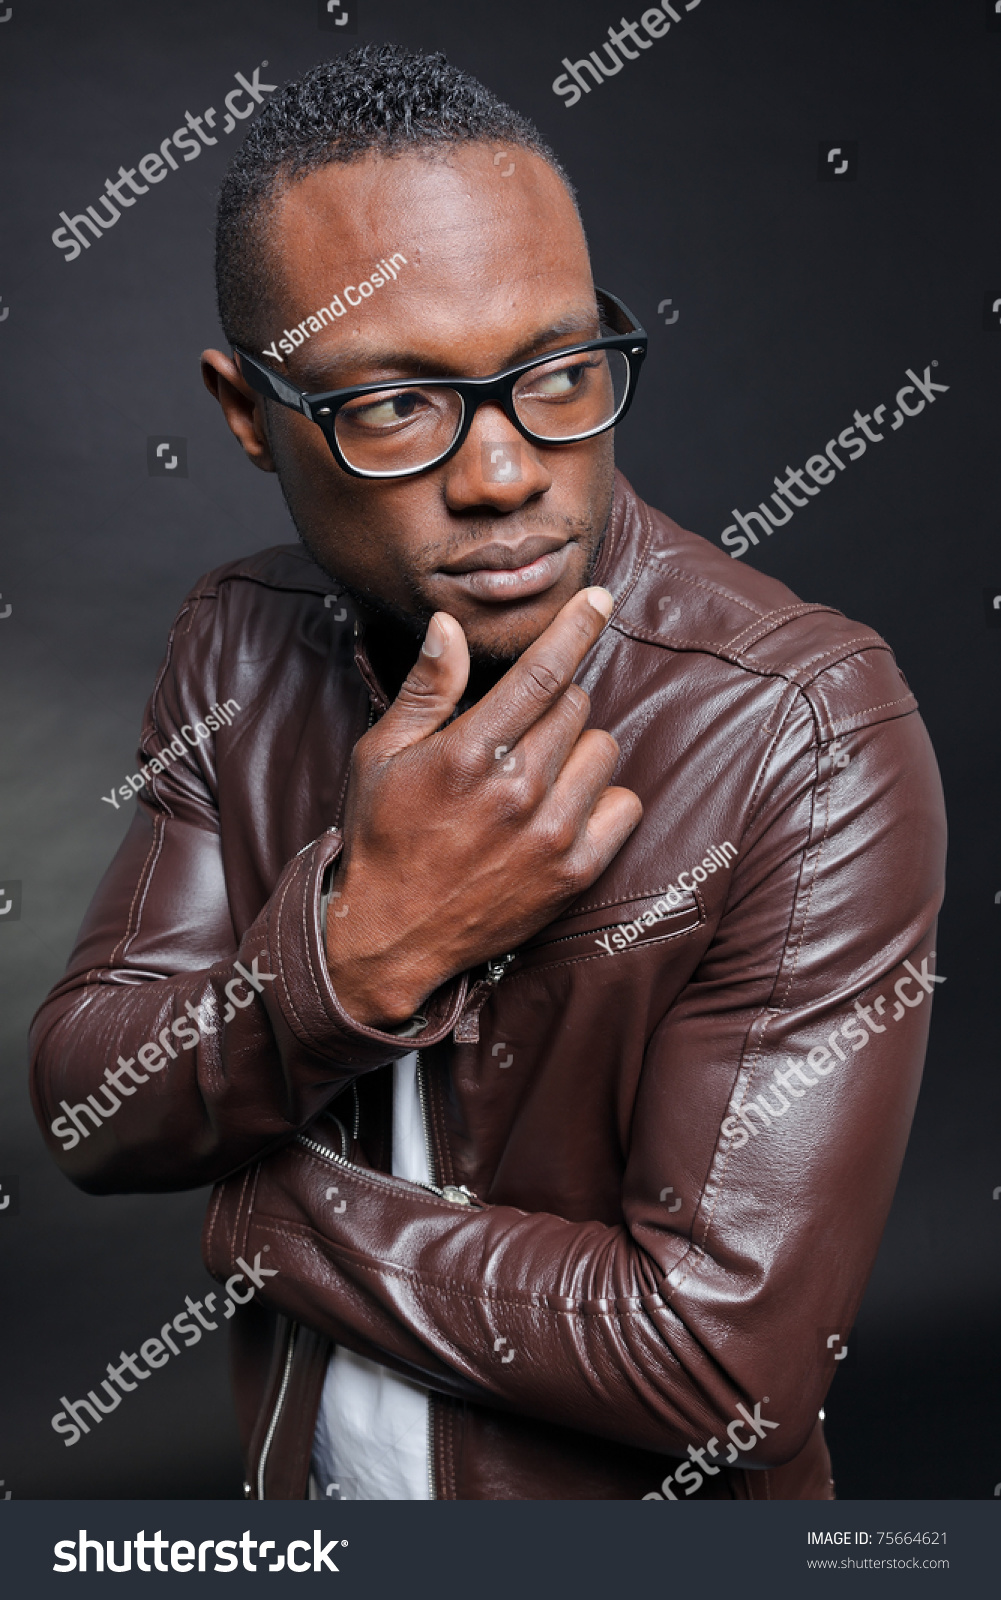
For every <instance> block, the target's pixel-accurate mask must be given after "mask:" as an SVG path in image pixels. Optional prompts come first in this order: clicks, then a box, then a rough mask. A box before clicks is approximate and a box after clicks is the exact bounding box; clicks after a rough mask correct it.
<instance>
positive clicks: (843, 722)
mask: <svg viewBox="0 0 1001 1600" xmlns="http://www.w3.org/2000/svg"><path fill="white" fill-rule="evenodd" d="M905 700H909V701H911V705H912V710H914V711H916V710H917V708H918V703H917V701H916V700H915V698H914V696H913V695H912V694H902V695H900V697H899V698H898V699H896V700H884V701H883V702H882V703H881V704H880V705H878V706H866V708H865V710H864V711H855V712H853V713H852V715H851V716H850V717H839V718H838V720H837V722H834V721H832V719H831V713H830V711H829V710H828V708H827V707H826V706H825V707H824V709H825V711H827V720H828V722H830V725H831V732H832V733H836V732H837V730H838V729H839V728H850V727H852V726H853V725H854V724H855V723H857V722H858V720H859V718H860V717H868V716H871V714H872V713H873V712H874V711H887V710H889V708H890V706H899V705H903V703H904V701H905Z"/></svg>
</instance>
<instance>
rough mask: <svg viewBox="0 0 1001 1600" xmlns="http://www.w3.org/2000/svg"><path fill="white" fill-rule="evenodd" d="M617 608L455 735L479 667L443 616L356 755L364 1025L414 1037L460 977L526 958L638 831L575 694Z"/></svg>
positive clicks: (356, 892)
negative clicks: (429, 1009) (429, 1003)
mask: <svg viewBox="0 0 1001 1600" xmlns="http://www.w3.org/2000/svg"><path fill="white" fill-rule="evenodd" d="M612 604H613V601H612V596H611V595H610V594H609V592H608V590H607V589H599V588H592V589H585V590H583V591H581V592H580V593H579V594H576V595H574V597H573V599H571V600H569V601H568V602H567V604H566V605H565V606H564V607H563V609H562V611H560V612H559V613H558V615H557V616H556V617H555V618H554V619H553V621H552V622H551V623H550V625H549V627H548V628H547V629H546V630H545V632H544V633H542V634H540V636H539V638H538V639H536V640H535V642H534V644H532V645H530V646H529V648H528V649H527V650H526V651H525V652H524V654H523V655H522V656H520V657H519V659H518V660H517V661H516V662H515V664H514V665H513V666H512V667H511V669H510V670H509V671H508V672H506V673H505V675H504V677H503V678H501V680H500V682H499V683H497V684H496V685H495V686H494V688H493V689H491V690H490V692H489V693H488V694H486V695H484V696H483V698H482V699H481V700H480V701H479V702H478V703H477V704H476V705H474V706H472V707H471V708H470V710H468V711H466V712H465V713H464V714H463V715H462V716H461V717H457V718H456V720H455V721H454V722H453V723H451V724H450V725H449V726H448V727H447V728H446V727H442V724H443V723H444V722H446V721H447V719H448V718H449V717H450V716H451V714H452V712H453V711H454V709H455V706H456V705H457V703H458V701H459V699H460V698H461V696H462V693H463V690H464V689H465V686H466V682H467V679H468V676H469V651H468V649H467V647H466V639H465V635H464V633H463V631H462V628H461V627H460V625H459V623H458V622H456V620H455V618H454V617H451V616H449V615H448V613H447V612H444V611H438V612H436V613H435V615H434V616H433V617H432V619H431V622H430V624H429V625H428V631H427V634H426V636H425V640H424V644H423V646H422V648H421V652H420V655H419V656H418V658H417V661H416V662H415V663H414V666H413V669H412V671H411V672H410V675H409V677H408V678H407V680H406V682H405V683H404V684H403V687H402V688H401V689H400V692H399V694H398V695H397V697H396V700H395V701H394V702H393V704H392V705H391V706H390V708H389V710H388V711H387V712H386V714H385V715H384V716H383V718H382V720H381V721H380V722H378V723H376V725H375V726H374V727H373V728H371V729H370V730H369V732H368V733H366V734H365V735H364V737H363V738H361V739H360V740H359V741H358V743H357V745H356V746H355V749H354V753H353V755H352V761H351V776H350V780H349V784H348V793H347V801H346V806H345V819H344V829H343V835H344V847H343V852H342V856H341V860H340V863H339V869H338V872H337V876H336V881H335V889H336V891H337V898H336V899H334V898H332V899H331V902H330V909H329V914H328V918H327V960H328V963H329V966H330V973H331V981H332V983H333V986H334V989H335V992H336V993H337V996H338V999H339V1000H340V1002H341V1004H342V1005H343V1006H344V1009H345V1010H346V1011H347V1012H348V1013H349V1015H350V1016H352V1017H354V1019H355V1020H356V1021H358V1022H362V1023H365V1024H366V1025H368V1026H371V1027H385V1028H388V1027H393V1026H395V1025H396V1024H398V1023H401V1022H405V1021H406V1020H407V1019H408V1018H409V1017H411V1016H413V1014H414V1012H415V1011H417V1010H419V1008H420V1006H421V1004H422V1002H423V1001H424V1000H425V999H426V998H427V996H428V995H429V994H431V993H432V992H433V991H434V990H435V989H437V988H438V987H439V986H440V985H441V984H443V983H445V982H446V981H447V980H448V979H449V978H451V977H453V976H454V975H455V974H456V973H458V972H464V971H465V970H466V969H467V968H469V967H475V966H478V965H480V963H482V962H484V961H487V960H489V959H490V958H491V957H495V956H499V955H504V954H505V953H506V952H507V951H509V950H514V949H515V948H516V947H517V946H518V945H519V944H522V943H523V942H524V940H525V939H527V938H528V937H529V936H530V935H531V934H533V933H536V932H537V931H538V930H539V929H540V928H544V927H545V926H546V925H547V923H549V922H551V921H552V920H553V918H554V916H555V915H556V914H557V912H558V911H559V910H560V908H561V907H562V906H564V905H566V904H567V903H568V902H569V901H571V900H573V899H575V898H576V896H577V895H579V894H581V893H582V892H583V890H584V889H586V888H587V887H588V886H589V884H591V883H593V882H594V880H595V879H596V878H598V877H599V876H600V875H601V873H602V872H603V871H604V870H605V868H606V867H607V865H608V863H609V862H610V861H611V859H612V857H613V856H614V855H615V854H616V853H617V852H618V851H619V850H620V849H621V848H622V846H623V844H624V843H625V841H626V839H627V838H628V837H629V835H630V834H631V833H632V831H633V829H634V828H635V827H636V826H637V824H638V823H639V820H640V818H641V817H642V815H643V807H642V805H641V804H640V801H639V798H638V797H637V796H636V795H635V794H633V793H632V791H631V790H629V789H619V788H609V787H608V780H609V778H610V777H611V775H612V772H613V771H614V769H615V763H616V761H617V760H618V754H619V747H618V745H617V743H616V741H615V740H614V739H613V738H612V736H611V734H608V733H604V732H602V731H601V730H600V729H596V728H592V729H589V730H588V731H587V732H586V733H585V732H584V731H583V729H584V724H585V722H586V721H587V717H588V713H589V710H590V699H589V697H588V696H587V694H585V692H584V690H583V689H581V688H580V687H579V685H577V684H575V683H573V682H572V679H573V674H574V673H575V672H576V670H577V668H578V667H579V665H580V663H581V661H582V660H583V658H584V656H585V655H586V654H587V652H588V651H589V650H590V649H591V647H592V645H593V644H594V643H595V641H596V640H597V639H598V638H599V637H600V635H601V632H602V629H603V628H604V626H605V623H606V622H607V621H608V618H609V616H610V615H611V611H612Z"/></svg>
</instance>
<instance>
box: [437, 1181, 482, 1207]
mask: <svg viewBox="0 0 1001 1600" xmlns="http://www.w3.org/2000/svg"><path fill="white" fill-rule="evenodd" d="M424 1188H425V1189H431V1190H432V1191H433V1193H434V1194H437V1195H440V1196H441V1198H442V1200H449V1201H451V1203H452V1205H455V1206H473V1205H479V1201H478V1200H477V1198H476V1196H475V1194H474V1193H473V1191H472V1189H469V1188H467V1186H466V1185H465V1184H464V1183H460V1184H455V1183H446V1184H444V1185H443V1186H442V1188H440V1189H439V1188H438V1187H437V1185H436V1184H433V1183H426V1184H424Z"/></svg>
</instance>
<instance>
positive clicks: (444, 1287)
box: [255, 1196, 664, 1326]
mask: <svg viewBox="0 0 1001 1600" xmlns="http://www.w3.org/2000/svg"><path fill="white" fill-rule="evenodd" d="M430 1198H432V1199H433V1198H434V1197H433V1196H431V1197H430ZM255 1226H256V1229H257V1231H258V1232H260V1233H272V1234H274V1235H275V1237H276V1238H279V1239H282V1238H287V1237H288V1235H289V1234H296V1235H298V1237H299V1238H301V1239H304V1240H307V1241H309V1242H311V1243H312V1244H314V1245H316V1246H317V1247H320V1246H323V1247H325V1248H317V1255H318V1256H319V1257H320V1258H321V1259H323V1258H325V1257H328V1256H329V1255H331V1254H332V1255H335V1256H337V1257H339V1258H340V1257H346V1258H347V1265H348V1266H349V1267H350V1269H351V1270H352V1271H359V1272H368V1273H371V1274H372V1275H373V1276H374V1277H377V1278H384V1277H386V1276H392V1277H396V1278H399V1279H402V1280H405V1281H406V1282H408V1283H416V1284H420V1285H422V1286H423V1287H424V1288H425V1289H427V1290H428V1291H429V1292H433V1293H436V1294H440V1295H443V1296H445V1297H450V1296H461V1297H462V1299H464V1300H468V1301H469V1302H470V1303H471V1304H473V1305H489V1306H510V1307H511V1309H512V1310H514V1311H545V1312H548V1313H549V1314H550V1315H551V1316H553V1315H555V1316H561V1317H593V1318H595V1319H596V1320H604V1321H609V1322H614V1321H617V1320H619V1319H621V1318H622V1317H642V1318H643V1319H644V1320H645V1321H647V1322H649V1321H651V1319H652V1317H653V1316H654V1315H655V1314H658V1308H657V1307H656V1306H655V1307H653V1308H652V1310H648V1309H647V1307H646V1306H645V1305H644V1303H643V1302H644V1301H645V1300H651V1299H653V1300H658V1299H659V1300H663V1299H664V1296H663V1295H662V1294H661V1293H660V1292H659V1291H658V1290H656V1289H654V1290H645V1291H643V1292H639V1291H638V1292H637V1293H635V1294H617V1295H611V1294H609V1295H604V1296H597V1295H596V1296H595V1297H594V1300H595V1301H596V1300H598V1299H603V1300H605V1301H606V1305H605V1307H604V1308H603V1309H601V1310H599V1309H597V1308H594V1309H592V1306H589V1304H588V1302H587V1301H586V1300H581V1299H573V1303H572V1304H570V1305H566V1304H563V1305H557V1304H554V1303H553V1302H554V1299H556V1300H562V1301H568V1300H571V1299H572V1298H573V1297H571V1296H570V1295H558V1296H555V1297H552V1298H551V1297H550V1296H549V1295H546V1294H538V1293H535V1294H529V1293H528V1292H527V1291H526V1293H525V1295H524V1296H523V1297H517V1296H513V1295H512V1294H511V1292H510V1291H509V1290H508V1291H506V1292H505V1293H503V1294H497V1293H494V1292H493V1291H492V1290H491V1289H490V1288H489V1287H488V1286H487V1285H485V1284H465V1283H458V1282H456V1280H455V1279H454V1278H436V1277H431V1276H430V1275H429V1274H428V1273H426V1272H418V1271H417V1270H416V1268H414V1267H405V1266H403V1265H401V1263H400V1262H398V1261H391V1260H389V1259H388V1258H387V1259H385V1260H382V1259H380V1260H372V1259H365V1258H364V1257H363V1256H361V1255H360V1254H359V1253H358V1252H357V1251H356V1250H354V1249H353V1247H352V1246H351V1245H345V1244H338V1243H337V1242H336V1241H335V1240H333V1239H330V1238H328V1237H327V1236H326V1235H325V1234H322V1233H320V1232H319V1231H318V1230H317V1229H316V1228H314V1227H313V1226H312V1225H311V1224H310V1223H305V1222H292V1221H288V1220H286V1219H285V1218H281V1217H268V1216H260V1215H259V1216H258V1218H257V1222H256V1224H255ZM623 1231H625V1232H628V1230H625V1229H624V1230H623ZM592 1305H593V1302H592ZM654 1326H656V1324H654Z"/></svg>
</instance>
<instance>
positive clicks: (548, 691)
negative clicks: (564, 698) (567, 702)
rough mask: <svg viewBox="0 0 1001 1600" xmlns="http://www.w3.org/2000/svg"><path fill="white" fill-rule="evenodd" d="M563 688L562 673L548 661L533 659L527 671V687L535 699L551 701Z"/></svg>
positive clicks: (529, 693)
mask: <svg viewBox="0 0 1001 1600" xmlns="http://www.w3.org/2000/svg"><path fill="white" fill-rule="evenodd" d="M562 688H563V677H562V674H561V673H559V672H557V671H556V670H555V669H554V668H553V667H551V666H550V665H549V663H548V662H547V661H533V662H532V664H531V666H530V667H529V668H528V670H527V672H526V673H525V689H526V692H527V693H528V695H529V696H530V698H531V699H532V700H534V701H540V700H541V701H549V700H552V698H553V696H554V695H557V694H559V692H560V690H561V689H562Z"/></svg>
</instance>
